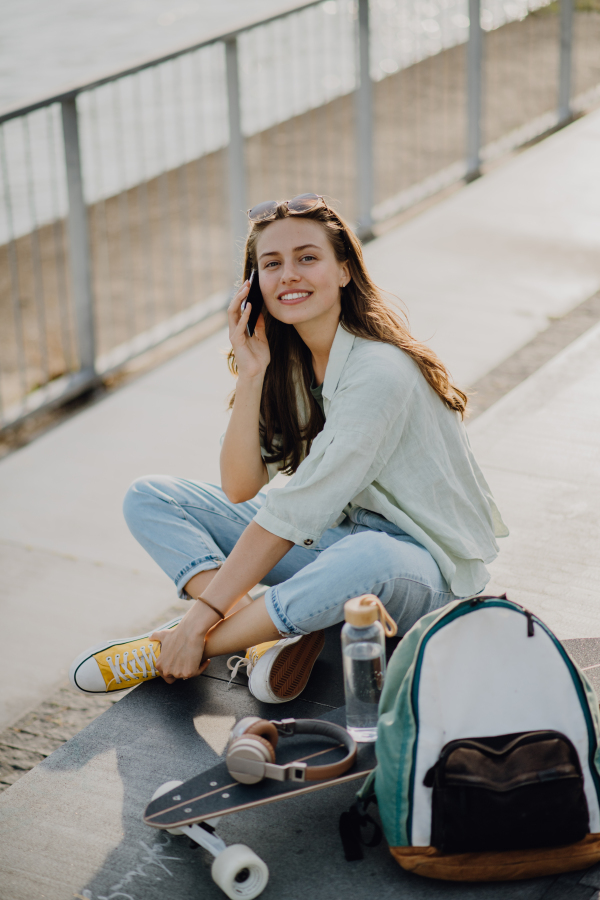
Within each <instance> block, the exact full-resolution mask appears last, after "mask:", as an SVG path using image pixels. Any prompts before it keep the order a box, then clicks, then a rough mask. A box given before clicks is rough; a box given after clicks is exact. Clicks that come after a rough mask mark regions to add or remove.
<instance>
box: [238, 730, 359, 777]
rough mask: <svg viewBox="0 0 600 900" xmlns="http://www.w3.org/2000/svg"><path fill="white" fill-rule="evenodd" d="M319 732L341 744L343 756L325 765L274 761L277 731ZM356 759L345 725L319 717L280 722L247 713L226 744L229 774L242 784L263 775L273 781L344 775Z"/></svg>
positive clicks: (353, 742)
mask: <svg viewBox="0 0 600 900" xmlns="http://www.w3.org/2000/svg"><path fill="white" fill-rule="evenodd" d="M293 734H320V735H323V736H324V737H328V738H331V739H332V740H333V741H335V742H336V743H337V744H342V745H343V746H344V747H345V748H346V750H347V751H348V752H347V753H346V756H345V757H344V758H343V759H342V760H340V761H339V762H337V763H333V764H330V765H327V766H307V765H306V763H305V762H292V763H288V764H287V765H285V766H281V765H277V764H276V763H275V748H276V746H277V742H278V740H279V737H280V735H281V736H282V737H288V736H291V735H293ZM355 759H356V743H355V741H354V738H352V737H351V736H350V735H349V734H348V732H347V731H346V729H345V728H342V727H341V726H340V725H334V724H333V722H324V721H323V720H322V719H282V720H281V721H280V722H277V721H274V720H273V721H269V720H268V719H259V718H258V717H257V716H246V717H245V718H244V719H240V721H239V722H238V723H237V724H236V725H235V726H234V728H233V729H232V731H231V735H230V738H229V745H228V747H227V757H226V760H225V761H226V763H227V769H228V770H229V774H230V775H231V776H232V777H233V778H235V780H236V781H240V782H241V783H242V784H256V783H257V782H258V781H262V779H263V778H274V779H275V780H276V781H288V780H289V781H323V780H324V779H326V778H338V777H339V776H340V775H343V773H344V772H346V771H347V770H348V769H349V768H350V766H352V765H353V763H354V760H355Z"/></svg>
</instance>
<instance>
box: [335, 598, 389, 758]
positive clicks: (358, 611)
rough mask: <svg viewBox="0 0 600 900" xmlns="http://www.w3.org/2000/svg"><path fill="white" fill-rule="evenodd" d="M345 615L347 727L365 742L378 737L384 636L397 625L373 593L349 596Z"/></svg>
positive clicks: (343, 636)
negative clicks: (351, 597)
mask: <svg viewBox="0 0 600 900" xmlns="http://www.w3.org/2000/svg"><path fill="white" fill-rule="evenodd" d="M344 617H345V619H346V623H345V625H344V627H343V628H342V659H343V661H344V690H345V693H346V728H347V729H348V731H349V732H350V734H351V735H352V737H353V738H354V740H355V741H358V742H361V743H365V742H367V741H374V740H375V739H376V737H377V709H378V706H379V698H380V696H381V690H382V688H383V680H384V678H385V637H386V635H387V636H388V637H392V636H393V635H394V634H396V631H397V630H398V629H397V626H396V623H395V622H394V620H393V619H392V618H391V616H389V614H388V613H387V612H386V609H385V607H384V606H383V604H382V602H381V600H380V599H379V597H375V595H374V594H364V595H363V596H362V597H355V598H354V599H353V600H348V601H347V603H345V604H344ZM382 622H383V624H382Z"/></svg>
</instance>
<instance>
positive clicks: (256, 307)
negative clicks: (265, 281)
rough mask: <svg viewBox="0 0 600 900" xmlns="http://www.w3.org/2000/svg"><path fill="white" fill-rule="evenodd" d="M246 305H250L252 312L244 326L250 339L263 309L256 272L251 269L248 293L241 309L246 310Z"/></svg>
mask: <svg viewBox="0 0 600 900" xmlns="http://www.w3.org/2000/svg"><path fill="white" fill-rule="evenodd" d="M246 303H251V304H252V312H251V313H250V318H249V319H248V324H247V325H246V332H247V334H248V337H252V335H253V334H254V329H255V328H256V323H257V321H258V317H259V316H260V312H261V310H262V307H263V295H262V294H261V292H260V285H259V283H258V272H257V271H256V269H252V272H251V274H250V290H249V291H248V296H247V297H246V299H245V300H244V303H243V305H242V309H246Z"/></svg>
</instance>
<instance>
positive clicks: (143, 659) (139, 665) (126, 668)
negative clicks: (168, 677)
mask: <svg viewBox="0 0 600 900" xmlns="http://www.w3.org/2000/svg"><path fill="white" fill-rule="evenodd" d="M129 653H130V651H129V650H125V651H124V652H123V659H122V660H121V654H120V653H115V658H114V660H113V659H112V657H110V656H107V657H106V662H107V663H108V665H109V666H110V670H111V672H112V674H113V678H114V680H115V681H116V683H117V684H121V682H122V681H137V679H138V678H139V677H140V676H141V677H142V678H147V677H151V678H154V677H155V676H156V674H157V672H156V669H155V663H156V662H157V659H156V655H155V653H154V647H153V646H152V644H151V643H149V644H148V648H147V649H146V647H145V646H144V645H142V646H141V647H139V648H138V647H134V648H133V649H132V650H131V659H129V658H128V657H129ZM138 653H139V654H141V655H139V656H138Z"/></svg>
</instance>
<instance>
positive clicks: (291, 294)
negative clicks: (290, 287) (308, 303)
mask: <svg viewBox="0 0 600 900" xmlns="http://www.w3.org/2000/svg"><path fill="white" fill-rule="evenodd" d="M312 293H313V292H312V291H285V292H284V293H282V294H279V296H278V297H277V299H278V300H279V302H280V303H285V304H286V305H287V306H292V305H293V304H295V303H302V301H303V300H306V299H307V298H308V297H311V296H312Z"/></svg>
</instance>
